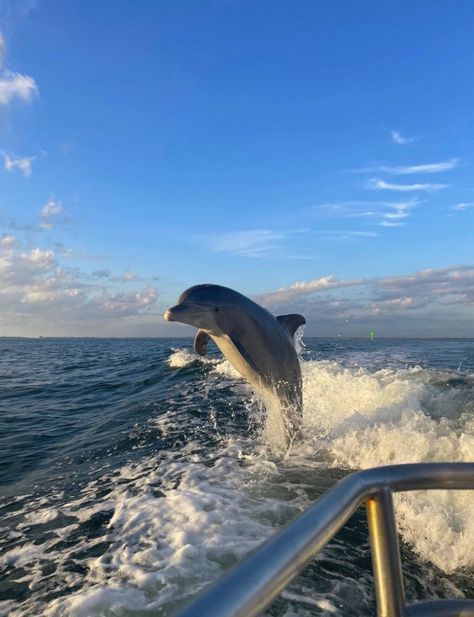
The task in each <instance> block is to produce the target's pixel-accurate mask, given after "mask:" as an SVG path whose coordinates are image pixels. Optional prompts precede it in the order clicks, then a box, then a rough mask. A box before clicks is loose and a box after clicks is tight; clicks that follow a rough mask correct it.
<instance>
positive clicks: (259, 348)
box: [163, 285, 306, 439]
mask: <svg viewBox="0 0 474 617" xmlns="http://www.w3.org/2000/svg"><path fill="white" fill-rule="evenodd" d="M163 317H164V318H165V319H166V320H167V321H178V322H181V323H185V324H188V325H191V326H195V327H196V328H198V331H197V334H196V337H195V339H194V349H195V351H196V352H197V353H198V354H199V355H201V356H203V355H204V354H205V353H206V349H207V344H208V342H209V338H211V339H212V340H213V341H214V342H215V343H216V345H217V346H218V347H219V349H220V350H221V351H222V353H223V354H224V356H225V357H226V358H227V360H229V362H230V363H231V364H232V366H233V367H234V368H235V369H236V370H237V371H238V372H239V373H240V374H241V375H242V376H243V377H244V378H245V379H246V380H247V381H249V382H250V384H251V385H252V386H253V388H254V389H255V390H256V392H257V394H258V395H260V396H261V397H263V400H264V401H268V396H269V395H270V396H273V397H274V396H276V397H277V399H278V401H279V403H280V405H281V407H282V408H283V411H284V414H285V425H286V432H287V437H289V438H290V439H291V438H292V437H293V436H294V434H295V433H296V431H297V427H298V424H299V419H300V418H301V414H302V384H301V369H300V364H299V361H298V356H297V353H296V350H295V344H294V340H293V335H294V334H295V332H296V330H297V329H298V328H299V327H300V326H302V325H303V324H305V323H306V320H305V318H304V317H303V316H302V315H297V314H292V315H280V316H279V317H274V316H273V315H272V314H271V313H270V312H269V311H267V310H266V309H264V308H263V307H262V306H260V305H259V304H257V303H256V302H253V301H252V300H250V299H249V298H247V297H246V296H244V295H242V294H240V293H238V292H237V291H234V290H233V289H229V288H228V287H221V286H220V285H195V286H194V287H190V288H189V289H186V291H184V292H183V293H182V294H181V296H180V297H179V299H178V304H177V305H176V306H173V307H171V308H169V309H168V310H167V311H166V312H165V313H164V315H163Z"/></svg>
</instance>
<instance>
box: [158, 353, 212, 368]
mask: <svg viewBox="0 0 474 617" xmlns="http://www.w3.org/2000/svg"><path fill="white" fill-rule="evenodd" d="M196 362H198V363H201V364H215V362H216V360H212V359H209V358H203V357H202V356H199V355H198V354H196V353H194V352H192V351H189V350H188V349H173V351H172V353H171V354H170V355H169V357H168V364H169V366H170V367H171V368H184V367H185V366H189V365H191V364H194V363H196Z"/></svg>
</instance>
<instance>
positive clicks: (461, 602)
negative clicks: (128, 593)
mask: <svg viewBox="0 0 474 617" xmlns="http://www.w3.org/2000/svg"><path fill="white" fill-rule="evenodd" d="M425 489H474V462H473V463H419V464H412V465H392V466H388V467H375V468H373V469H367V470H365V471H358V472H355V473H352V474H349V475H348V476H346V477H345V478H344V479H342V480H341V481H340V482H338V483H337V484H336V485H335V486H334V487H333V488H332V489H330V490H329V491H327V492H326V493H324V494H323V495H322V496H321V497H320V498H319V499H318V500H317V501H316V503H315V504H314V505H313V506H311V507H310V508H308V510H306V511H305V512H303V514H301V515H299V516H298V517H297V518H296V519H295V520H293V521H292V522H291V523H289V524H288V525H287V526H286V527H284V528H283V529H282V530H281V531H280V532H278V533H277V534H276V535H274V536H273V537H271V538H270V539H269V540H267V541H266V542H265V543H264V544H262V545H261V546H260V547H258V548H257V549H256V550H254V551H253V552H252V553H251V554H250V555H249V556H247V557H246V558H245V559H243V560H242V561H241V562H239V563H238V564H237V565H236V566H235V567H234V568H233V569H232V570H230V571H229V572H228V573H226V574H224V575H223V576H222V578H221V579H220V580H219V581H218V582H217V583H215V584H214V585H213V586H211V587H209V588H207V589H206V590H204V592H202V593H201V594H200V595H199V596H198V598H197V599H195V600H194V601H193V602H192V603H191V604H190V605H189V606H187V607H186V608H185V609H184V610H182V611H181V612H180V613H179V614H178V615H177V617H257V616H258V615H261V614H262V612H263V611H264V610H265V609H266V608H267V607H268V606H269V605H270V604H271V603H272V602H273V601H274V600H275V599H276V598H277V597H278V596H279V595H280V593H281V592H282V591H283V590H284V589H285V587H286V586H287V585H288V584H289V583H290V582H291V581H292V580H293V579H294V578H295V577H296V576H297V575H298V574H299V572H301V570H302V569H303V568H304V566H305V565H306V564H308V563H309V562H310V561H311V560H312V559H314V557H315V556H316V555H317V553H319V552H320V551H321V550H322V549H323V548H324V546H325V545H326V544H327V543H328V542H329V541H330V540H331V538H332V537H333V536H334V535H335V534H336V533H337V532H338V531H339V529H340V528H341V527H342V526H343V525H344V524H345V523H346V522H347V521H348V519H349V518H350V517H351V515H352V514H353V513H354V512H355V511H356V510H357V509H358V508H359V507H360V506H361V505H362V504H363V503H364V502H365V504H366V508H367V519H368V523H369V535H370V543H371V549H372V562H373V569H374V582H375V596H376V601H377V615H378V616H379V617H428V616H429V617H438V616H439V617H441V616H442V617H461V616H462V617H469V616H470V617H474V599H473V600H468V599H455V600H437V601H428V602H417V603H415V604H411V605H406V604H405V597H404V590H403V578H402V570H401V565H400V550H399V546H398V536H397V531H396V525H395V515H394V509H393V500H392V493H393V492H399V491H418V490H425ZM473 515H474V496H473ZM427 528H428V529H429V521H427ZM472 550H473V552H474V546H473V547H472Z"/></svg>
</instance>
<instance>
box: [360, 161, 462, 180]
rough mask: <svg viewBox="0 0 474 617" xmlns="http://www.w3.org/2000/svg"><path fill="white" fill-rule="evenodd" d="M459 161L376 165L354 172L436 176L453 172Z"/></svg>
mask: <svg viewBox="0 0 474 617" xmlns="http://www.w3.org/2000/svg"><path fill="white" fill-rule="evenodd" d="M458 163H459V159H457V158H452V159H449V160H447V161H441V162H440V163H422V164H420V165H406V166H396V165H376V166H374V167H362V168H361V169H354V170H352V171H353V172H355V173H374V172H382V173H387V174H391V175H393V176H403V175H413V174H436V173H441V172H443V171H451V170H452V169H455V168H456V167H457V166H458Z"/></svg>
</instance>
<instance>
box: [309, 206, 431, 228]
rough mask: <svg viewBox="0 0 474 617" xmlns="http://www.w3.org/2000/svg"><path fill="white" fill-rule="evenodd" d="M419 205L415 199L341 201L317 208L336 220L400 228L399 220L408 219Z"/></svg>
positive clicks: (401, 223)
mask: <svg viewBox="0 0 474 617" xmlns="http://www.w3.org/2000/svg"><path fill="white" fill-rule="evenodd" d="M420 204H421V202H420V201H419V200H417V199H410V200H408V201H345V202H344V201H343V202H336V203H326V204H321V205H320V206H318V208H323V209H325V210H326V211H328V212H332V213H333V214H334V215H335V216H336V217H337V218H341V217H342V218H349V219H351V218H361V219H364V220H366V221H368V222H371V223H373V224H375V225H381V226H383V227H400V226H401V225H403V222H401V219H406V218H408V217H409V216H410V214H411V211H412V210H413V209H414V208H416V207H417V206H419V205H420ZM353 233H357V232H353ZM359 233H362V232H359Z"/></svg>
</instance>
